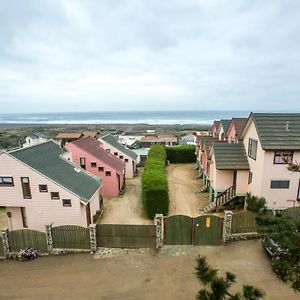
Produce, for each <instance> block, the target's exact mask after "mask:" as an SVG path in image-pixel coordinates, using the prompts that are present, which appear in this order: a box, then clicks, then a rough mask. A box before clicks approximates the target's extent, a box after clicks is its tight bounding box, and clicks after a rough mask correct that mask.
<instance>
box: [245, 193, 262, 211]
mask: <svg viewBox="0 0 300 300" xmlns="http://www.w3.org/2000/svg"><path fill="white" fill-rule="evenodd" d="M245 201H246V204H247V210H250V211H253V212H259V211H262V210H266V199H265V198H263V197H261V198H260V197H255V196H252V195H251V194H249V193H248V194H247V195H246V198H245Z"/></svg>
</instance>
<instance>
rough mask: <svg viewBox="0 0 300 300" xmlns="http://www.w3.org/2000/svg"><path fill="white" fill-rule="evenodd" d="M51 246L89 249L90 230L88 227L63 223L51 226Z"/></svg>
mask: <svg viewBox="0 0 300 300" xmlns="http://www.w3.org/2000/svg"><path fill="white" fill-rule="evenodd" d="M52 239H53V247H54V248H59V249H90V248H91V243H90V231H89V229H88V228H85V227H81V226H75V225H63V226H58V227H53V228H52Z"/></svg>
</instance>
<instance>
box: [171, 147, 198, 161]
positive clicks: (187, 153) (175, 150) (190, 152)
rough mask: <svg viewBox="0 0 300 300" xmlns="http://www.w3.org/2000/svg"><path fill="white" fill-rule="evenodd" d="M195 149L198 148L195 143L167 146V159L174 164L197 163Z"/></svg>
mask: <svg viewBox="0 0 300 300" xmlns="http://www.w3.org/2000/svg"><path fill="white" fill-rule="evenodd" d="M195 151H196V149H195V146H194V145H181V146H175V147H166V153H167V160H169V161H170V163H172V164H179V163H195V162H196V154H195Z"/></svg>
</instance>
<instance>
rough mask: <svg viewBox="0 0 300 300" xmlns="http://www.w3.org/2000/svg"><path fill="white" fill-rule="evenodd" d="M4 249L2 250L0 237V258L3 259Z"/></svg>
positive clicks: (0, 238)
mask: <svg viewBox="0 0 300 300" xmlns="http://www.w3.org/2000/svg"><path fill="white" fill-rule="evenodd" d="M4 256H5V253H4V248H3V242H2V237H0V257H4Z"/></svg>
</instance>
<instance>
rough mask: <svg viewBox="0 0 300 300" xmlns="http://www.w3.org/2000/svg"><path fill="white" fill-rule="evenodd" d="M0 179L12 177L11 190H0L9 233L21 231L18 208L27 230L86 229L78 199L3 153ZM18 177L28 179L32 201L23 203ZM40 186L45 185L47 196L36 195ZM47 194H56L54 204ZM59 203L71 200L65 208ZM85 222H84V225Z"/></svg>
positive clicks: (6, 188) (0, 187)
mask: <svg viewBox="0 0 300 300" xmlns="http://www.w3.org/2000/svg"><path fill="white" fill-rule="evenodd" d="M0 176H12V177H13V179H14V186H0V206H5V207H6V209H7V212H11V214H12V217H11V224H12V226H13V228H11V229H21V228H23V225H22V219H21V211H20V207H25V209H26V216H27V223H28V228H31V229H36V230H41V231H45V224H48V223H51V222H54V225H55V226H58V225H66V224H70V225H80V226H86V218H85V215H84V216H82V212H81V204H80V199H79V197H78V196H76V195H74V194H73V193H71V192H69V191H67V190H66V189H65V188H63V187H61V186H59V185H58V184H56V183H55V182H53V181H51V180H49V179H48V178H46V177H44V176H43V175H40V174H39V173H37V172H36V171H34V170H33V169H31V168H29V167H27V166H26V165H24V164H23V163H21V162H19V161H17V160H16V159H14V158H12V157H11V156H9V155H8V154H6V153H3V154H1V155H0ZM21 177H29V181H30V189H31V195H32V199H23V192H22V186H21V179H20V178H21ZM39 184H47V186H48V192H39ZM50 192H59V196H60V199H59V200H53V199H51V197H50ZM62 199H71V201H72V206H71V207H64V206H63V204H62ZM83 220H85V221H83Z"/></svg>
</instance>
